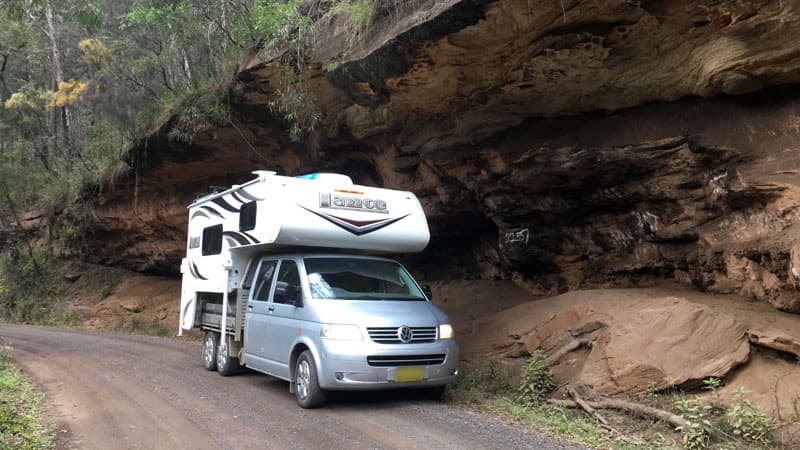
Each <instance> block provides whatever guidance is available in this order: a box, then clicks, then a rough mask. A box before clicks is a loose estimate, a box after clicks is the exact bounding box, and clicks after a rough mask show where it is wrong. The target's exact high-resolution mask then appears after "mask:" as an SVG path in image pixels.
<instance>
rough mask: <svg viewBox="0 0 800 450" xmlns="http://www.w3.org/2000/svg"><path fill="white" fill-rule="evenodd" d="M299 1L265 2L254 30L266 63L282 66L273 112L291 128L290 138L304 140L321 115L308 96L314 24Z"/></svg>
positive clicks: (273, 101) (273, 102)
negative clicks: (308, 53) (309, 47)
mask: <svg viewBox="0 0 800 450" xmlns="http://www.w3.org/2000/svg"><path fill="white" fill-rule="evenodd" d="M300 5H301V3H300V1H298V0H292V1H289V2H286V3H281V2H278V1H277V0H262V1H260V2H259V4H258V8H256V11H255V18H256V19H255V29H256V32H258V33H259V34H260V35H261V37H262V38H263V40H262V45H263V48H264V52H265V53H266V58H267V59H275V60H277V63H278V64H279V65H280V70H279V73H278V77H277V81H278V82H277V86H276V89H275V91H274V93H273V99H272V100H271V101H270V102H269V108H270V111H271V112H272V113H273V114H278V115H280V116H282V117H283V118H284V119H285V120H286V121H287V122H288V125H289V138H290V139H291V140H292V141H293V142H298V141H300V140H302V138H303V136H304V135H305V133H308V132H311V131H313V130H314V129H315V127H316V126H317V124H318V122H319V119H320V113H319V109H318V108H317V106H316V104H315V102H314V99H313V98H312V97H311V95H310V94H309V92H308V88H307V84H308V80H307V70H306V62H305V60H306V58H305V51H306V46H307V45H308V43H309V41H310V39H311V37H312V31H313V27H312V21H311V19H310V18H308V17H307V16H305V15H304V14H303V13H301V12H300V8H299V7H300Z"/></svg>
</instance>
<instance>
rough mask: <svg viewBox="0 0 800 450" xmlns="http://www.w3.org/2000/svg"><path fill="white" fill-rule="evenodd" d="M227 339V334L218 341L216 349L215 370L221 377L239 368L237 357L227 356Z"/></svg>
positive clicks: (228, 338)
mask: <svg viewBox="0 0 800 450" xmlns="http://www.w3.org/2000/svg"><path fill="white" fill-rule="evenodd" d="M228 340H230V337H229V336H226V337H225V339H222V340H221V341H220V343H219V350H217V372H218V373H219V374H220V375H222V376H223V377H227V376H228V375H232V374H234V373H235V372H236V371H238V370H239V367H240V366H239V358H234V357H233V356H228Z"/></svg>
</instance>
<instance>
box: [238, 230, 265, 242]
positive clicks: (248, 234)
mask: <svg viewBox="0 0 800 450" xmlns="http://www.w3.org/2000/svg"><path fill="white" fill-rule="evenodd" d="M241 233H242V234H243V235H245V236H247V237H248V238H250V240H251V241H253V244H260V243H261V241H259V240H258V239H256V238H254V237H253V236H252V235H251V234H250V233H247V232H244V231H242V232H241Z"/></svg>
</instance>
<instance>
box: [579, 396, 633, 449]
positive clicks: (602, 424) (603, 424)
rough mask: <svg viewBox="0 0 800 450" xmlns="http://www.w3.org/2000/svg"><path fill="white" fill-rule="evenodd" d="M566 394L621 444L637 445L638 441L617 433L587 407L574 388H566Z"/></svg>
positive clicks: (617, 431)
mask: <svg viewBox="0 0 800 450" xmlns="http://www.w3.org/2000/svg"><path fill="white" fill-rule="evenodd" d="M567 393H569V395H570V396H571V397H572V398H573V399H575V403H576V404H577V405H578V406H580V407H581V408H583V410H584V411H586V412H587V413H588V414H591V415H592V416H594V417H595V418H596V419H597V420H598V421H600V423H601V426H602V427H603V428H605V429H606V430H608V431H611V432H612V433H614V434H616V435H617V438H618V439H619V440H621V441H623V442H627V443H630V444H636V443H638V441H636V440H634V439H631V438H629V437H627V436H625V435H624V434H622V432H621V431H619V430H618V429H616V428H614V427H612V426H611V424H610V423H608V420H606V418H605V417H603V416H602V415H601V414H600V413H599V412H597V410H596V409H594V408H592V406H591V405H589V403H587V402H586V400H584V399H583V398H582V397H581V396H580V395H578V391H577V390H576V389H575V388H574V387H572V386H568V387H567Z"/></svg>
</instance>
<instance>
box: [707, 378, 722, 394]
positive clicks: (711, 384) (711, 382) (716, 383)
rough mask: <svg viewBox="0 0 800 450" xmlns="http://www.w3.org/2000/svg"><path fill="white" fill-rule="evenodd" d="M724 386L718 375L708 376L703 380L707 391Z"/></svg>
mask: <svg viewBox="0 0 800 450" xmlns="http://www.w3.org/2000/svg"><path fill="white" fill-rule="evenodd" d="M720 387H722V380H720V379H719V378H717V377H708V378H706V379H705V380H703V389H705V390H707V391H716V390H717V389H719V388H720Z"/></svg>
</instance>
